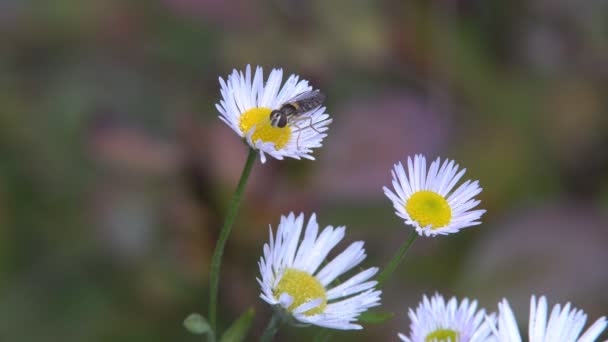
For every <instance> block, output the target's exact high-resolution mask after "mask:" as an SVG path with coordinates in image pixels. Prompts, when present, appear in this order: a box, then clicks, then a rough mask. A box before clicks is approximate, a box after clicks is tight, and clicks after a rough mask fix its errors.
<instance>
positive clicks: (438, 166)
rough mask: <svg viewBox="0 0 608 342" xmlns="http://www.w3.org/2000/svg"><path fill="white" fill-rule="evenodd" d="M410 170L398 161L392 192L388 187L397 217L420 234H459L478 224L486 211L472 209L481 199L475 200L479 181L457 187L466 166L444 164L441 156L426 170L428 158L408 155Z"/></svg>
mask: <svg viewBox="0 0 608 342" xmlns="http://www.w3.org/2000/svg"><path fill="white" fill-rule="evenodd" d="M407 168H408V173H407V175H406V173H405V169H404V168H403V165H402V164H401V162H399V163H398V164H395V166H394V169H393V170H392V171H391V174H392V175H393V188H394V189H395V192H392V191H391V190H389V189H388V188H387V187H384V188H383V189H384V194H385V195H386V196H387V197H388V198H389V199H390V200H391V201H392V202H393V206H394V207H395V210H396V212H395V213H396V214H397V216H399V217H401V218H403V219H405V223H406V224H408V225H411V226H413V227H415V228H416V231H417V232H418V234H420V235H423V234H424V235H426V236H435V235H439V234H441V235H447V234H450V233H456V232H458V231H459V230H460V229H462V228H466V227H469V226H474V225H478V224H480V223H481V222H479V221H478V220H479V218H480V217H481V215H483V213H485V212H486V211H485V210H471V209H473V208H474V207H476V206H477V205H478V204H479V203H480V201H479V200H476V199H474V197H475V196H476V195H478V194H479V193H480V192H481V188H480V187H479V182H478V181H474V182H471V181H470V180H467V181H466V182H464V183H462V184H461V185H460V186H459V187H458V188H457V189H456V190H454V191H452V190H453V189H454V186H455V185H456V183H457V182H458V180H460V178H461V177H462V176H463V175H464V173H465V171H466V169H462V170H460V172H459V171H458V165H457V164H455V163H454V161H453V160H447V159H446V160H445V161H444V162H443V164H442V163H441V160H440V159H439V158H437V159H436V160H435V161H434V162H432V163H431V166H430V168H429V170H428V173H427V169H426V158H425V157H424V156H422V155H416V156H414V160H413V161H412V159H411V158H410V157H408V158H407Z"/></svg>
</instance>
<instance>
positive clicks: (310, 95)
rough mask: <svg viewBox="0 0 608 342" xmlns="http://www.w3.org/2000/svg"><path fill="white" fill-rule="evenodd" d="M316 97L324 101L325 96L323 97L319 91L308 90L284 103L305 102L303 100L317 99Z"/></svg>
mask: <svg viewBox="0 0 608 342" xmlns="http://www.w3.org/2000/svg"><path fill="white" fill-rule="evenodd" d="M317 97H322V99H325V95H323V94H322V93H321V92H320V91H318V90H310V91H305V92H303V93H300V94H298V95H296V96H294V97H293V98H291V99H289V100H288V101H286V103H290V102H298V101H305V100H310V99H313V98H317Z"/></svg>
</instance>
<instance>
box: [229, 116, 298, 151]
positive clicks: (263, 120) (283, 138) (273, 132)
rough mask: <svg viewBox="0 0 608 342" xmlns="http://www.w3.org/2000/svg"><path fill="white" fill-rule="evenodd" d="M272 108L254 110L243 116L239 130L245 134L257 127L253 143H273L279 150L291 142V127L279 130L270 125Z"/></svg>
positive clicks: (252, 138)
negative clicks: (260, 141) (258, 141)
mask: <svg viewBox="0 0 608 342" xmlns="http://www.w3.org/2000/svg"><path fill="white" fill-rule="evenodd" d="M271 111H272V110H271V109H270V108H264V107H257V108H252V109H250V110H248V111H246V112H245V113H243V114H242V115H241V118H240V120H239V128H240V129H241V131H242V132H243V133H245V134H247V133H248V132H249V130H251V128H253V126H255V131H254V132H253V135H252V136H251V141H253V142H254V143H255V141H257V140H262V141H263V142H273V143H274V146H275V148H276V149H277V150H279V149H282V148H283V147H285V145H287V143H288V142H289V138H290V137H291V128H290V127H289V125H287V126H285V127H283V128H279V127H273V126H272V125H271V124H270V119H269V117H270V112H271Z"/></svg>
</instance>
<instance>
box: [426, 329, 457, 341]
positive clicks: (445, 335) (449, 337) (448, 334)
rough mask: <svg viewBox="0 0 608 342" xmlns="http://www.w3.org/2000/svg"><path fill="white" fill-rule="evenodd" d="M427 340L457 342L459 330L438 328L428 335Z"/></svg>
mask: <svg viewBox="0 0 608 342" xmlns="http://www.w3.org/2000/svg"><path fill="white" fill-rule="evenodd" d="M424 340H425V341H426V342H457V341H458V332H457V331H455V330H451V329H437V330H435V331H433V332H432V333H430V334H428V335H426V338H425V339H424Z"/></svg>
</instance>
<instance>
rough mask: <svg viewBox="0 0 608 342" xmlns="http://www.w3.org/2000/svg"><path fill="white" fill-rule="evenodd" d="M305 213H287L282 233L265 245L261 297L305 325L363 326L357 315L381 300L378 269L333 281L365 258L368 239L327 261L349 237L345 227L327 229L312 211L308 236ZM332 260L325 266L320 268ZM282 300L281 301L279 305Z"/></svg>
mask: <svg viewBox="0 0 608 342" xmlns="http://www.w3.org/2000/svg"><path fill="white" fill-rule="evenodd" d="M303 226H304V215H303V214H300V215H298V216H297V217H296V216H295V215H294V214H293V213H290V214H289V215H287V216H282V217H281V220H280V223H279V227H278V228H277V231H276V234H275V235H274V236H273V233H272V230H271V232H270V234H269V235H270V241H269V242H268V243H266V244H264V250H263V256H262V258H261V259H260V261H259V262H258V266H259V269H260V277H258V278H257V281H258V283H259V284H260V289H261V292H262V293H261V294H260V298H262V300H264V301H265V302H267V303H269V304H271V305H273V306H274V307H275V308H278V310H281V311H282V313H283V314H287V315H288V316H290V317H291V318H293V319H294V320H295V321H298V322H299V323H303V324H313V325H318V326H321V327H326V328H332V329H341V330H349V329H361V328H362V327H361V326H360V325H358V324H355V322H356V320H357V317H358V316H359V315H360V314H361V313H362V312H364V311H366V310H367V309H368V308H371V307H374V306H377V305H380V295H381V291H377V290H374V287H375V286H376V284H377V282H376V281H373V280H370V278H371V277H373V276H374V275H375V274H376V273H377V272H378V268H375V267H374V268H369V269H366V270H363V271H361V272H359V273H357V274H355V275H354V276H352V277H350V278H349V279H348V280H346V281H345V282H344V283H342V284H337V285H335V286H332V285H331V284H332V283H333V282H334V280H335V279H336V278H337V277H338V276H340V275H342V274H344V273H346V272H348V271H349V270H351V269H352V268H353V267H356V266H357V265H359V264H360V263H361V262H362V261H363V260H364V259H365V250H364V249H363V243H362V242H355V243H353V244H351V245H350V246H349V247H348V248H346V250H345V251H344V252H342V253H340V254H339V255H338V256H337V257H335V258H333V259H332V260H326V258H327V255H328V254H329V253H330V252H331V250H332V249H333V247H335V246H336V245H337V244H338V243H339V242H340V241H341V240H342V239H343V237H344V231H345V228H344V227H338V228H333V227H331V226H328V227H326V228H325V229H323V230H322V231H321V232H320V233H319V234H318V236H317V233H318V231H319V225H318V224H317V221H316V215H315V214H313V215H311V217H310V219H309V221H308V224H307V225H306V228H305V231H304V233H303V239H302V240H301V241H300V237H301V235H302V228H303ZM324 262H325V263H326V264H325V266H324V267H322V269H320V270H319V267H320V265H321V264H322V263H324ZM277 304H278V305H277Z"/></svg>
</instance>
